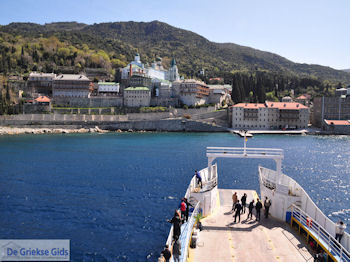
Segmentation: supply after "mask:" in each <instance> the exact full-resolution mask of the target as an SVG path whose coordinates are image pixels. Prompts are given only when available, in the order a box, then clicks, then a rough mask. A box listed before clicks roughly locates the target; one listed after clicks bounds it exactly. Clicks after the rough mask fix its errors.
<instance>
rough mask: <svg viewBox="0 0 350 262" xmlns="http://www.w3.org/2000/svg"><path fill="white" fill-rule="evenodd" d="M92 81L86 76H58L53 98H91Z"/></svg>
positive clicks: (55, 81) (53, 87) (54, 81)
mask: <svg viewBox="0 0 350 262" xmlns="http://www.w3.org/2000/svg"><path fill="white" fill-rule="evenodd" d="M90 83H91V81H90V79H89V78H87V77H86V76H84V75H68V74H62V75H58V76H57V77H55V78H54V80H53V85H52V95H53V97H90V93H91V86H90Z"/></svg>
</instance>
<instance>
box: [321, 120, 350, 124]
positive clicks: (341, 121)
mask: <svg viewBox="0 0 350 262" xmlns="http://www.w3.org/2000/svg"><path fill="white" fill-rule="evenodd" d="M324 121H325V122H326V124H327V125H335V126H350V120H327V119H325V120H324Z"/></svg>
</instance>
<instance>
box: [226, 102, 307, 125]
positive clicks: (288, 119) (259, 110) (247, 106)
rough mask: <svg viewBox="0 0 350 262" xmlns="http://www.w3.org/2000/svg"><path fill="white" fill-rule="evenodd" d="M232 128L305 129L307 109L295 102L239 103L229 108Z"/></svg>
mask: <svg viewBox="0 0 350 262" xmlns="http://www.w3.org/2000/svg"><path fill="white" fill-rule="evenodd" d="M231 112H232V128H237V129H284V128H286V129H301V128H307V126H308V122H309V108H308V107H306V106H304V105H302V104H299V103H295V102H269V101H266V102H265V103H260V104H256V103H239V104H236V105H234V106H232V107H231Z"/></svg>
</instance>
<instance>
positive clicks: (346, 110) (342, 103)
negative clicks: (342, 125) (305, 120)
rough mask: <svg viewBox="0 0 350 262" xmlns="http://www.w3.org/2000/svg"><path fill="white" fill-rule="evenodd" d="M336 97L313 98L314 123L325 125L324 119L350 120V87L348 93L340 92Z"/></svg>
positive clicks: (320, 125) (315, 124)
mask: <svg viewBox="0 0 350 262" xmlns="http://www.w3.org/2000/svg"><path fill="white" fill-rule="evenodd" d="M339 94H340V96H335V97H315V98H314V100H313V117H312V125H313V126H316V127H323V126H324V123H325V122H324V120H325V119H328V120H348V119H350V87H348V88H347V95H346V96H345V95H343V94H342V93H339Z"/></svg>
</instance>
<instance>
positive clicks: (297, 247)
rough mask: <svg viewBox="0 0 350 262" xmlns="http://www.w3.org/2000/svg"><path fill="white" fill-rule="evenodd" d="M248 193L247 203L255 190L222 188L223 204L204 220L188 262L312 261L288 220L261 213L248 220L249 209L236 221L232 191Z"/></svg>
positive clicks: (220, 192) (253, 196)
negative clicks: (238, 221)
mask: <svg viewBox="0 0 350 262" xmlns="http://www.w3.org/2000/svg"><path fill="white" fill-rule="evenodd" d="M234 192H237V194H238V199H240V198H241V196H242V195H243V193H246V194H247V203H249V202H250V201H251V200H252V199H253V198H254V199H256V198H257V193H256V192H255V191H253V190H231V189H219V200H220V206H219V207H217V210H215V211H214V213H213V214H212V215H210V216H208V217H206V218H204V219H202V220H201V222H202V225H203V230H202V231H201V232H200V233H199V238H198V242H197V247H196V248H195V249H190V252H189V254H190V255H189V259H188V261H195V262H196V261H201V262H205V261H208V262H209V261H259V262H264V261H266V262H268V261H296V262H297V261H312V258H313V257H312V254H311V253H310V252H309V250H308V249H307V247H306V245H305V244H304V242H305V241H303V240H302V239H301V237H300V236H299V235H297V234H295V232H293V230H292V229H291V228H290V226H288V225H287V224H286V223H285V222H281V221H278V220H276V219H274V218H272V217H271V216H270V217H269V218H267V219H265V217H264V213H263V210H262V212H261V220H260V221H256V219H255V216H254V212H253V219H252V220H247V216H248V208H246V212H245V214H242V215H241V222H240V223H233V221H234V217H233V215H234V213H233V211H231V209H232V194H233V193H234Z"/></svg>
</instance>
